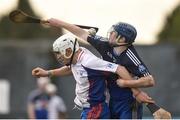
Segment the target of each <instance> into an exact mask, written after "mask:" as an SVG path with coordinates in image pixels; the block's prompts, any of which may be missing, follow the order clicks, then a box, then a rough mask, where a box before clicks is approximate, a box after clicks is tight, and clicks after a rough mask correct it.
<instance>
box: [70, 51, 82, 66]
mask: <svg viewBox="0 0 180 120" xmlns="http://www.w3.org/2000/svg"><path fill="white" fill-rule="evenodd" d="M81 51H82V49H81V48H80V49H79V50H78V51H77V52H76V53H75V54H74V57H73V61H72V64H76V63H77V60H78V56H79V54H80V53H81Z"/></svg>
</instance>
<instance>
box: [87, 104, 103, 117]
mask: <svg viewBox="0 0 180 120" xmlns="http://www.w3.org/2000/svg"><path fill="white" fill-rule="evenodd" d="M101 113H102V104H101V103H100V104H98V105H96V106H94V107H92V108H91V110H90V111H89V112H88V115H87V119H98V118H100V115H101Z"/></svg>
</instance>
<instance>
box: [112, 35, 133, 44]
mask: <svg viewBox="0 0 180 120" xmlns="http://www.w3.org/2000/svg"><path fill="white" fill-rule="evenodd" d="M120 39H122V36H120V35H119V36H118V37H117V38H116V43H118V41H119V40H120ZM131 45H132V43H124V44H121V45H118V44H116V45H111V46H112V47H119V46H127V47H128V46H131Z"/></svg>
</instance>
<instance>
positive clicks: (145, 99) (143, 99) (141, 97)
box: [134, 91, 155, 103]
mask: <svg viewBox="0 0 180 120" xmlns="http://www.w3.org/2000/svg"><path fill="white" fill-rule="evenodd" d="M134 97H135V98H136V100H137V101H138V102H139V103H155V101H154V100H153V99H152V98H151V97H149V96H148V94H147V93H145V92H143V91H140V93H138V94H137V95H134Z"/></svg>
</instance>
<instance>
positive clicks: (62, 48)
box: [32, 34, 154, 119]
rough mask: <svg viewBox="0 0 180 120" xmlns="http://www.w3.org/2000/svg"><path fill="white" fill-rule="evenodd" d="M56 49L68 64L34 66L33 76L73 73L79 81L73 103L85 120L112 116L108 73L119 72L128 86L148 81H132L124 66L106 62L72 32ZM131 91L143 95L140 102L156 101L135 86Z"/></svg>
mask: <svg viewBox="0 0 180 120" xmlns="http://www.w3.org/2000/svg"><path fill="white" fill-rule="evenodd" d="M53 52H54V54H55V56H56V58H57V60H58V61H59V62H60V63H62V64H63V65H65V66H63V67H62V68H59V69H54V70H44V69H42V68H39V67H38V68H35V69H33V71H32V75H33V76H36V77H40V76H52V75H53V76H63V75H69V74H71V73H72V74H73V76H74V78H75V80H76V90H75V93H76V98H75V99H74V102H75V104H76V105H77V106H79V107H81V108H82V109H83V111H82V114H81V118H82V119H103V118H104V119H108V118H110V113H109V108H108V106H107V103H106V102H105V99H106V98H105V94H104V93H105V89H106V84H105V81H106V77H107V76H108V75H109V73H116V74H118V75H119V77H121V79H118V80H117V81H121V80H128V81H130V82H131V84H130V86H129V87H136V86H138V84H143V83H144V84H145V81H141V80H139V81H135V80H133V79H132V78H131V75H130V74H129V72H128V71H127V70H126V69H125V67H123V66H120V65H117V64H114V63H111V62H107V61H104V60H102V59H100V58H98V57H96V56H95V55H94V54H92V53H91V52H90V51H89V50H87V49H86V48H83V47H79V44H78V42H77V38H75V37H74V36H72V35H70V34H65V35H63V36H61V37H60V38H58V39H57V40H56V41H55V42H54V43H53ZM120 86H121V85H120ZM121 87H124V86H123V85H122V86H121ZM132 91H133V93H134V94H140V95H138V98H137V99H139V101H141V102H149V103H153V102H154V101H153V100H152V99H151V98H150V97H149V96H147V95H146V94H143V92H140V90H139V89H136V88H133V89H132Z"/></svg>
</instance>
